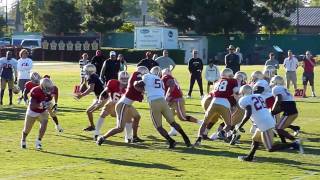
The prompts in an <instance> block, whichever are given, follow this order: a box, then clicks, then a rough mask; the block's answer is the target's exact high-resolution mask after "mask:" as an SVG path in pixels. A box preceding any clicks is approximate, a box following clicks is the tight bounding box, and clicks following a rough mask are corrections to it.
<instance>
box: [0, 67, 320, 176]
mask: <svg viewBox="0 0 320 180" xmlns="http://www.w3.org/2000/svg"><path fill="white" fill-rule="evenodd" d="M261 69H262V66H243V67H242V70H244V71H246V72H247V73H251V72H252V71H254V70H261ZM34 70H36V71H38V72H40V74H41V75H44V74H50V75H51V77H52V79H53V81H54V82H55V84H56V85H57V86H58V87H59V88H60V99H59V113H58V117H59V120H60V123H61V125H62V127H63V128H64V130H65V132H64V133H63V134H58V133H56V131H55V129H54V125H53V122H52V121H51V120H50V121H49V124H48V129H47V132H46V135H45V137H44V138H43V141H42V143H43V150H42V151H36V150H35V149H34V141H35V138H36V136H37V133H38V129H39V126H38V124H35V126H34V128H33V130H32V132H31V134H30V135H29V136H28V139H27V144H28V149H26V150H22V149H20V135H21V130H22V128H23V123H24V115H25V109H26V108H25V106H24V105H13V106H7V104H8V101H7V100H8V95H7V91H6V94H5V97H4V103H5V105H4V106H2V107H0V164H1V168H0V179H108V180H109V179H138V178H139V179H167V180H169V179H170V180H171V179H200V180H202V179H235V178H236V179H258V178H259V179H280V178H281V179H320V156H319V155H320V131H319V129H320V123H319V122H320V113H319V107H320V106H319V103H320V99H319V98H306V99H297V102H298V103H297V106H298V109H299V117H298V119H297V120H296V121H295V124H297V125H299V126H301V127H302V131H303V132H302V133H301V134H300V137H301V138H302V139H303V140H304V148H305V154H303V155H301V154H298V153H297V152H295V151H286V152H274V153H268V152H266V151H265V150H264V149H263V148H261V150H259V151H257V153H256V156H257V162H253V163H248V162H240V161H238V159H237V156H238V155H244V154H246V153H247V152H248V151H249V148H250V143H251V141H250V137H251V136H250V134H249V133H245V134H243V136H242V137H243V138H242V143H241V144H240V145H237V146H230V145H228V144H226V143H223V142H221V141H213V142H209V141H204V142H203V144H202V146H201V147H199V148H196V149H190V148H186V147H185V146H184V144H183V143H182V142H183V140H182V138H181V136H176V137H174V139H176V140H177V141H178V142H180V143H179V144H178V145H177V147H176V149H174V150H168V149H167V145H166V144H165V141H164V139H163V138H162V137H161V136H160V135H159V134H158V133H157V132H156V130H155V128H154V127H153V125H152V122H151V119H150V115H149V107H148V105H147V103H145V102H143V103H135V106H136V107H137V108H138V111H139V113H140V114H141V116H142V119H141V124H140V132H139V133H140V137H141V138H143V139H144V140H146V141H145V143H142V144H137V145H133V144H126V143H124V139H123V134H119V135H117V136H115V137H111V138H110V139H109V141H107V143H105V144H103V145H102V146H101V147H100V146H97V145H96V144H95V143H94V142H93V140H92V134H91V133H87V132H84V131H82V129H83V128H84V127H86V126H87V123H88V121H87V117H86V113H85V109H86V107H87V106H88V105H89V104H90V103H91V102H92V99H93V96H91V95H90V96H88V97H85V98H83V99H81V100H80V101H75V100H74V99H73V97H72V91H73V86H74V85H75V84H77V83H78V82H79V68H78V65H77V64H72V63H65V64H45V63H42V64H36V65H35V69H34ZM132 70H133V66H130V72H132ZM301 73H302V69H299V76H298V77H299V87H302V86H301V78H300V77H301ZM319 73H320V70H319V68H317V69H316V75H317V74H319ZM280 74H282V75H283V71H281V72H280ZM174 75H175V76H176V78H177V79H178V81H179V82H180V84H181V86H182V88H183V91H184V93H185V94H186V93H187V89H188V86H189V75H188V72H187V67H186V66H178V67H177V68H176V70H175V71H174ZM319 80H320V76H316V80H315V82H316V85H317V86H316V93H317V95H320V83H319V82H320V81H319ZM197 90H198V87H197V85H195V91H194V93H193V99H187V100H186V109H187V112H188V113H190V114H192V115H193V116H195V117H197V118H199V119H202V118H203V114H204V113H203V111H202V109H201V105H200V98H199V92H198V91H197ZM308 94H309V95H310V91H308ZM16 98H17V97H15V99H16ZM98 113H99V112H97V113H95V114H94V118H95V121H96V119H97V118H98ZM177 121H178V122H179V123H180V124H181V125H182V127H183V128H184V129H185V131H186V133H187V134H188V135H189V137H190V139H191V140H192V142H194V141H195V139H196V134H197V131H198V128H199V126H198V125H196V124H192V123H185V122H181V121H179V120H177ZM164 125H165V127H166V129H169V126H168V124H166V123H165V122H164ZM249 125H250V122H248V123H247V125H246V127H245V128H246V130H247V132H248V128H249ZM114 126H115V118H111V117H107V119H106V121H105V123H104V126H103V130H102V131H107V130H108V129H110V128H111V127H114ZM214 129H215V128H214ZM212 132H213V130H212ZM277 141H278V139H277Z"/></svg>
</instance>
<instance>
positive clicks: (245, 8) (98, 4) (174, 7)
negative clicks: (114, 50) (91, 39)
mask: <svg viewBox="0 0 320 180" xmlns="http://www.w3.org/2000/svg"><path fill="white" fill-rule="evenodd" d="M299 2H300V1H299ZM298 5H299V4H297V0H277V1H270V0H228V1H225V0H152V1H148V6H149V11H148V12H149V14H151V15H152V16H155V17H156V18H158V19H159V20H161V21H162V22H163V23H164V24H166V25H168V26H173V27H177V28H178V29H179V31H180V32H187V31H190V30H192V31H195V32H197V33H199V34H209V33H223V34H229V33H234V32H242V33H256V32H257V30H259V28H260V27H264V28H265V29H266V30H267V31H269V32H270V33H274V32H276V31H279V30H283V29H286V28H289V27H290V22H289V21H288V20H287V19H286V17H288V16H289V15H290V14H291V13H293V12H294V11H295V10H296V7H297V6H298ZM20 8H21V11H22V13H23V19H24V21H23V22H24V27H25V30H26V31H29V32H46V33H53V34H60V33H62V32H64V33H68V32H80V31H94V32H101V33H105V32H108V31H113V30H116V29H119V28H120V27H121V26H123V25H125V26H128V24H124V21H125V19H126V18H127V17H130V16H140V15H141V11H140V8H139V0H68V1H66V0H21V5H20ZM124 29H126V28H124ZM127 29H128V28H127Z"/></svg>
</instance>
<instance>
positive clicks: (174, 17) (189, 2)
mask: <svg viewBox="0 0 320 180" xmlns="http://www.w3.org/2000/svg"><path fill="white" fill-rule="evenodd" d="M193 3H194V0H160V5H161V6H160V14H161V19H162V20H163V21H164V22H165V23H167V24H168V25H170V26H175V27H177V28H178V29H179V30H181V31H187V30H190V29H193V28H194V15H193V13H194V11H193Z"/></svg>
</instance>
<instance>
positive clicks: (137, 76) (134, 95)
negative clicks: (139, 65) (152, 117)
mask: <svg viewBox="0 0 320 180" xmlns="http://www.w3.org/2000/svg"><path fill="white" fill-rule="evenodd" d="M140 80H142V75H141V73H140V72H134V73H133V74H132V75H131V77H130V79H129V84H128V86H129V87H128V88H127V90H126V93H125V97H126V98H128V99H131V100H133V101H139V102H141V101H142V100H143V92H139V91H138V90H136V89H135V88H134V85H133V84H134V82H135V81H140Z"/></svg>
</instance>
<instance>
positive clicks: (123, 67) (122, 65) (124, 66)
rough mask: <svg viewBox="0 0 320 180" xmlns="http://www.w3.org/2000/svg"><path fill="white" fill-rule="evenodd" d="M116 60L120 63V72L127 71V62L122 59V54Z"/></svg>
mask: <svg viewBox="0 0 320 180" xmlns="http://www.w3.org/2000/svg"><path fill="white" fill-rule="evenodd" d="M117 60H118V61H119V62H120V71H127V70H128V65H127V61H126V60H125V59H124V56H123V55H122V54H118V58H117Z"/></svg>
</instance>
